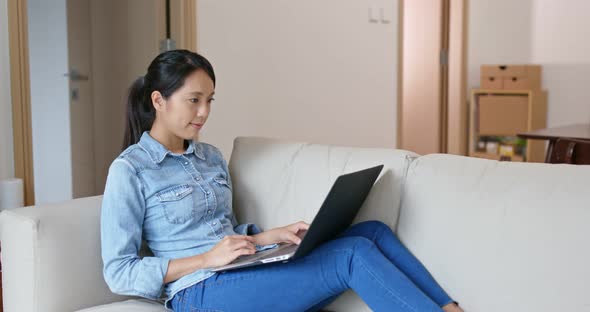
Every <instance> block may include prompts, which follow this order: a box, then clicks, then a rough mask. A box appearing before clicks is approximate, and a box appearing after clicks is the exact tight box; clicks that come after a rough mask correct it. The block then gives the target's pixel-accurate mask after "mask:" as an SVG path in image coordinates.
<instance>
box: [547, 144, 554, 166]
mask: <svg viewBox="0 0 590 312" xmlns="http://www.w3.org/2000/svg"><path fill="white" fill-rule="evenodd" d="M554 146H555V140H549V145H548V146H547V154H545V163H547V164H550V163H551V154H552V153H553V147H554Z"/></svg>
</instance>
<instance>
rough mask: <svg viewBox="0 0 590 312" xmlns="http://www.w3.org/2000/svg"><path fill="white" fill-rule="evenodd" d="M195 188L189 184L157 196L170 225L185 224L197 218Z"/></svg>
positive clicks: (169, 189) (162, 192)
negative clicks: (193, 194)
mask: <svg viewBox="0 0 590 312" xmlns="http://www.w3.org/2000/svg"><path fill="white" fill-rule="evenodd" d="M192 193H193V187H192V186H190V185H187V184H183V185H178V186H174V187H172V188H168V189H166V190H164V191H161V192H159V193H158V194H156V198H158V200H159V202H160V205H161V206H162V209H163V210H164V215H165V216H166V220H168V222H170V223H174V224H180V223H185V222H187V221H189V220H191V219H193V218H194V217H195V212H196V209H195V204H194V200H193V196H192Z"/></svg>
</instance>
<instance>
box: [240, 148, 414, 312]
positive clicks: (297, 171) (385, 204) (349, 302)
mask: <svg viewBox="0 0 590 312" xmlns="http://www.w3.org/2000/svg"><path fill="white" fill-rule="evenodd" d="M416 156H417V155H416V154H414V153H411V152H407V151H402V150H394V149H378V148H355V147H337V146H330V145H320V144H308V143H295V142H286V141H279V140H275V139H268V138H253V137H249V138H247V137H239V138H236V140H234V147H233V151H232V156H231V160H230V164H229V167H230V173H231V177H232V184H233V188H234V189H233V196H234V198H233V205H234V207H233V208H234V212H235V214H236V217H237V219H238V221H239V222H241V223H246V222H248V223H256V224H257V225H259V226H260V227H261V228H262V229H265V230H266V229H271V228H274V227H277V226H283V225H287V224H290V223H294V222H297V221H300V220H303V221H306V222H308V223H311V222H312V220H313V217H314V216H315V214H316V213H317V211H318V210H319V208H320V206H321V204H322V202H323V200H324V199H325V196H326V194H327V193H328V191H329V190H330V187H331V186H332V183H333V182H334V181H335V180H336V178H338V176H339V175H341V174H344V173H349V172H353V171H356V170H361V169H365V168H368V167H372V166H376V165H379V164H383V165H384V169H383V171H382V172H381V175H380V176H379V178H378V179H377V181H376V182H375V185H374V186H373V189H372V190H371V193H370V194H369V196H368V197H367V199H366V201H365V203H364V204H363V207H361V211H360V212H359V214H358V216H357V218H356V219H355V221H354V223H357V222H360V221H365V220H371V219H376V220H381V221H383V222H384V223H386V224H388V225H389V226H390V227H391V228H392V229H395V227H396V224H397V220H398V216H399V207H400V206H399V203H400V197H401V190H402V182H403V180H404V176H405V174H406V170H407V168H408V165H409V164H410V162H411V161H412V159H413V158H414V157H416ZM327 310H329V311H341V312H362V311H371V310H370V309H369V308H368V307H367V305H366V304H365V303H364V302H363V301H361V300H359V298H358V296H357V295H356V294H355V293H354V292H352V291H347V292H346V293H345V294H343V295H342V296H340V297H339V298H338V299H337V300H336V301H334V302H333V303H332V304H330V305H329V306H328V307H327Z"/></svg>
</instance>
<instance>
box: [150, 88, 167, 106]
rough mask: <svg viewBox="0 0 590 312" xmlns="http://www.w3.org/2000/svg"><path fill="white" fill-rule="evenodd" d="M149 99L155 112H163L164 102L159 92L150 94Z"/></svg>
mask: <svg viewBox="0 0 590 312" xmlns="http://www.w3.org/2000/svg"><path fill="white" fill-rule="evenodd" d="M151 99H152V105H153V106H154V108H155V109H156V111H163V110H164V109H165V106H166V100H165V99H164V97H163V96H162V93H160V91H154V92H152V94H151Z"/></svg>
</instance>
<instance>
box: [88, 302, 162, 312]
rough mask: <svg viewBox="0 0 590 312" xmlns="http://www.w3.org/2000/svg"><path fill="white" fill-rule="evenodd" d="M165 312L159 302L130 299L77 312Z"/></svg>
mask: <svg viewBox="0 0 590 312" xmlns="http://www.w3.org/2000/svg"><path fill="white" fill-rule="evenodd" d="M162 311H167V310H166V309H165V308H164V305H162V304H161V303H159V302H155V301H152V300H147V299H130V300H125V301H120V302H115V303H110V304H105V305H100V306H96V307H92V308H88V309H83V310H78V312H162Z"/></svg>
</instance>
